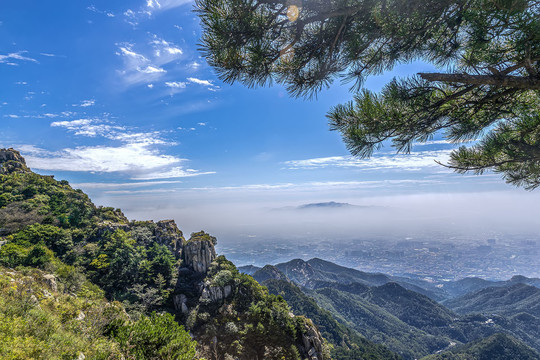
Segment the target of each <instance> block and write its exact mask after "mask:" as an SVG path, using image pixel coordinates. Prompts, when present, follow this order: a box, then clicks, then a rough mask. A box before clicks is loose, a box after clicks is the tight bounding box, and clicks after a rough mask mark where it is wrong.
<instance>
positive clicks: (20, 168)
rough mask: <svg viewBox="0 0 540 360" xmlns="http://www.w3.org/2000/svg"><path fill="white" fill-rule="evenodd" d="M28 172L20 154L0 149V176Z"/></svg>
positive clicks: (15, 151) (11, 150)
mask: <svg viewBox="0 0 540 360" xmlns="http://www.w3.org/2000/svg"><path fill="white" fill-rule="evenodd" d="M27 171H30V170H29V169H28V167H27V166H26V161H25V160H24V158H23V157H22V156H21V154H20V153H19V152H18V151H17V150H15V149H12V148H9V149H0V174H9V173H12V172H27Z"/></svg>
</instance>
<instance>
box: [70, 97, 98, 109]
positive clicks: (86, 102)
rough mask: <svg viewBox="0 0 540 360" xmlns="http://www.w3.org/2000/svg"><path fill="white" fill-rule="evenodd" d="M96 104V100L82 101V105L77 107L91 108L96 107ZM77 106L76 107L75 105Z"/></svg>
mask: <svg viewBox="0 0 540 360" xmlns="http://www.w3.org/2000/svg"><path fill="white" fill-rule="evenodd" d="M95 104H96V100H94V99H90V100H83V101H81V103H80V104H79V105H77V106H80V107H89V106H94V105H95ZM74 106H75V105H74Z"/></svg>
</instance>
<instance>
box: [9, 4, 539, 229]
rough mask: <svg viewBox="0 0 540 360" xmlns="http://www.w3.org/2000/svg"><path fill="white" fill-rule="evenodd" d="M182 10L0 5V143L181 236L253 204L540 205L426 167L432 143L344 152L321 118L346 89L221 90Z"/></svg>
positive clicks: (438, 152) (411, 67)
mask: <svg viewBox="0 0 540 360" xmlns="http://www.w3.org/2000/svg"><path fill="white" fill-rule="evenodd" d="M192 9H193V3H192V2H190V1H186V0H161V1H160V2H158V1H156V0H148V1H115V2H110V1H67V0H64V1H54V2H50V1H26V0H18V1H3V2H2V3H1V4H0V79H1V80H0V122H1V126H0V147H15V148H17V149H19V150H20V151H21V152H22V154H23V155H24V156H25V158H26V159H27V162H28V164H29V165H30V167H31V168H32V169H34V170H36V171H37V172H39V173H42V174H54V175H55V176H56V178H58V179H67V180H68V181H70V183H72V184H73V186H74V187H78V188H82V189H83V190H85V191H86V192H87V193H89V195H90V196H91V197H92V198H93V199H94V201H95V202H96V203H97V204H103V205H111V206H115V207H121V208H123V209H124V210H125V211H126V213H127V215H128V216H130V217H132V218H133V217H137V218H155V219H157V218H159V217H167V218H171V217H174V218H176V219H177V222H178V223H179V224H185V226H186V227H187V228H188V229H189V230H190V231H191V230H196V229H197V227H198V226H203V224H204V223H205V222H206V223H209V224H210V227H211V228H212V225H211V224H212V223H214V220H215V219H216V218H227V217H226V216H224V214H225V213H228V215H230V214H231V213H234V214H236V215H235V216H234V217H232V218H227V221H228V222H233V221H236V220H238V219H243V216H244V215H245V213H246V212H250V211H252V210H253V209H269V208H275V207H280V206H290V205H298V204H302V203H310V202H320V201H343V202H350V203H354V204H368V205H371V204H379V203H387V204H391V203H392V201H393V200H391V199H398V198H399V199H407V197H409V199H411V198H412V197H414V199H416V200H415V204H416V205H417V207H418V208H425V207H426V206H428V204H432V205H433V199H449V198H450V199H453V200H452V201H453V202H454V203H455V204H454V205H455V207H452V206H451V205H448V208H447V209H448V210H449V211H450V209H455V208H456V207H457V208H459V206H460V205H459V204H462V202H460V201H461V200H459V199H466V198H467V196H468V195H467V194H471V193H475V194H477V195H478V194H480V195H478V196H480V198H478V199H481V198H482V196H485V197H489V198H493V197H494V196H495V197H497V196H502V197H504V199H506V200H505V201H507V202H510V203H511V204H514V205H515V206H516V209H521V210H519V211H523V212H527V211H529V210H531V209H530V206H533V205H530V204H529V205H528V206H529V207H526V208H524V207H523V206H521V205H519V204H521V202H520V201H521V200H518V199H523V201H530V199H532V198H535V199H536V198H537V195H532V194H531V193H526V192H524V191H523V190H519V189H514V188H512V187H510V186H509V185H506V184H504V183H503V182H502V181H501V180H500V178H499V176H498V175H487V176H483V177H476V176H461V175H456V174H452V173H451V172H449V171H448V170H446V169H444V168H442V167H440V166H438V165H437V164H436V163H435V162H434V160H439V161H443V162H444V161H445V159H447V157H448V152H449V150H450V149H451V148H452V146H451V145H449V144H447V143H446V142H444V141H442V138H435V139H434V141H432V142H430V143H428V144H424V145H422V144H419V145H418V146H415V148H414V151H413V153H412V154H410V155H395V153H394V150H393V149H391V148H384V149H382V150H381V152H379V153H377V154H376V155H375V156H374V157H373V158H372V159H369V160H358V159H354V158H352V157H350V156H349V154H348V152H347V150H346V149H345V147H344V145H343V143H342V142H341V140H340V136H339V134H338V133H333V132H329V131H328V125H327V120H326V118H325V114H326V112H327V111H328V110H329V109H330V107H332V106H334V105H337V104H339V103H343V102H345V101H348V100H350V99H351V97H352V95H351V93H350V92H349V86H348V85H347V84H345V85H342V84H340V83H339V81H338V82H336V83H335V84H334V85H333V86H332V87H331V88H330V89H328V90H325V91H323V92H321V93H320V94H319V96H318V99H317V100H311V101H307V100H302V99H292V98H290V97H289V96H288V95H287V93H286V92H285V91H284V90H283V88H282V87H280V86H274V87H270V88H258V89H248V88H246V87H244V86H242V85H241V84H235V85H233V86H231V85H228V84H223V83H221V82H220V81H219V80H218V79H217V77H216V76H215V74H214V72H213V70H212V69H211V68H210V67H209V66H208V65H207V64H206V61H205V59H204V58H201V56H200V54H199V52H198V51H197V47H198V46H197V42H198V39H199V37H200V31H201V30H200V27H199V22H198V19H197V17H196V15H195V14H194V13H193V11H192ZM420 70H422V71H426V70H427V71H429V70H432V68H431V67H430V66H428V65H426V64H423V63H421V62H418V63H414V64H405V65H402V66H399V67H398V68H396V69H394V71H392V72H390V73H387V74H384V75H381V76H378V77H373V78H370V79H368V81H367V83H366V87H367V88H370V89H372V90H379V89H380V88H381V87H382V86H383V85H384V83H386V82H388V81H389V80H390V79H391V78H392V77H394V76H406V75H408V74H412V73H415V72H417V71H420ZM428 194H429V196H431V197H430V199H431V200H425V202H422V201H424V200H422V199H420V198H418V195H422V196H427V195H428ZM482 194H484V195H482ZM449 196H450V197H449ZM502 197H501V199H502ZM424 199H427V198H424ZM508 199H511V200H508ZM403 201H405V200H403ZM430 201H431V202H430ZM441 201H443V200H436V201H435V204H441ZM478 201H479V202H481V200H478ZM405 203H406V201H405ZM443 203H444V201H443ZM456 204H457V205H456ZM432 205H429V206H432ZM442 208H444V206H442ZM250 209H251V210H250ZM452 211H453V210H452ZM516 211H517V210H516ZM513 212H514V213H515V211H513ZM208 217H210V218H208ZM261 221H262V220H261ZM215 223H219V221H217V220H216V221H215ZM220 229H221V228H220V226H216V227H215V230H214V231H217V232H219V231H221V230H220Z"/></svg>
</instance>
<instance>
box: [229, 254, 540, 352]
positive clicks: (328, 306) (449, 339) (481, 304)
mask: <svg viewBox="0 0 540 360" xmlns="http://www.w3.org/2000/svg"><path fill="white" fill-rule="evenodd" d="M239 270H240V271H245V272H246V273H249V274H251V275H252V276H253V277H254V278H255V279H256V280H257V281H259V282H260V283H261V284H263V285H266V286H267V287H268V289H269V291H270V292H272V293H274V294H279V295H282V296H283V297H284V298H285V300H287V302H288V303H289V304H290V306H291V307H292V309H293V311H294V312H295V313H296V314H299V315H305V316H308V317H310V318H312V319H313V320H314V322H315V324H316V325H317V326H319V327H320V328H321V331H323V332H324V331H330V330H325V329H327V327H328V326H329V325H328V324H329V321H330V320H328V319H326V318H325V317H324V316H321V315H320V314H331V316H332V317H333V318H335V319H336V320H337V321H338V322H339V323H340V324H341V326H344V327H345V329H348V330H347V331H350V332H351V331H352V334H356V335H359V336H365V337H366V338H367V339H369V340H372V341H374V342H378V343H381V344H385V345H386V346H388V347H389V348H390V349H391V350H393V351H395V352H397V353H398V354H400V355H401V356H402V357H403V358H404V359H417V358H421V357H423V356H428V355H429V354H434V353H437V352H438V353H440V354H445V355H444V356H447V357H434V358H430V359H462V358H465V359H469V358H470V359H477V358H478V359H480V358H482V359H484V358H485V359H489V357H473V356H472V355H471V357H462V358H460V357H459V356H461V355H459V354H472V353H473V352H474V353H475V354H476V353H479V352H480V353H481V352H482V351H484V352H485V353H486V354H489V353H490V351H493V350H492V346H491V345H492V344H493V342H494V341H495V340H494V339H498V337H497V336H496V335H495V334H498V333H503V334H506V335H502V336H503V337H502V338H501V339H504V340H505V341H508V344H510V345H512V346H513V347H517V348H518V349H519V350H520V351H518V352H516V353H523V354H528V355H527V356H531V355H530V354H534V356H537V357H536V358H538V359H540V355H538V353H536V352H535V351H540V321H539V316H538V309H539V307H540V305H539V304H540V301H539V300H540V298H539V297H538V296H539V294H540V289H539V288H538V287H535V286H538V285H540V281H539V279H531V278H526V277H523V276H516V277H513V278H512V279H510V280H508V281H487V280H483V279H478V278H466V279H462V280H459V281H454V282H447V283H444V284H433V283H430V282H427V281H423V280H418V279H410V278H406V277H394V276H390V275H386V274H382V273H366V272H362V271H358V270H355V269H351V268H347V267H343V266H340V265H337V264H334V263H332V262H329V261H325V260H322V259H317V258H315V259H311V260H308V261H304V260H301V259H294V260H291V261H289V262H286V263H281V264H276V265H266V266H265V267H263V268H257V267H254V266H250V267H240V268H239ZM437 285H439V286H437ZM440 285H443V286H440ZM300 293H301V294H303V295H300ZM308 304H309V306H308ZM314 304H315V305H316V307H315V306H314ZM319 322H321V323H324V324H325V325H324V326H323V325H321V323H319ZM332 328H333V329H336V326H335V325H334V326H333V327H332ZM341 329H342V330H341V332H339V331H338V333H339V334H342V333H343V331H344V330H343V328H341ZM336 331H337V330H333V331H330V332H331V333H336ZM340 336H343V335H335V336H334V338H336V337H337V338H336V339H335V340H336V341H339V338H340ZM493 336H495V337H493ZM327 337H328V336H327ZM508 339H510V340H508ZM465 344H469V345H465ZM490 344H491V345H490ZM461 345H463V347H461ZM530 347H531V348H534V350H532V349H531V348H530ZM456 349H458V350H459V351H458V352H455V350H456ZM482 349H483V350H482ZM486 349H487V350H486ZM450 350H452V352H447V351H450ZM456 351H457V350H456ZM441 356H442V355H441ZM524 356H525V355H524ZM523 358H524V359H529V358H531V357H523ZM532 358H535V357H532ZM500 359H505V358H500ZM506 359H514V358H512V357H507V358H506ZM516 359H517V358H516Z"/></svg>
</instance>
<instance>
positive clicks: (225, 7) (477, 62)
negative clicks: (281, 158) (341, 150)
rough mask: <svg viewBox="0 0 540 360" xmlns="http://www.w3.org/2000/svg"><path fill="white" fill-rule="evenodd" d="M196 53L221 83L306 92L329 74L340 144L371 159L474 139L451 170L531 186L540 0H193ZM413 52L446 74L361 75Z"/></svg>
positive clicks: (537, 176) (539, 82) (537, 175)
mask: <svg viewBox="0 0 540 360" xmlns="http://www.w3.org/2000/svg"><path fill="white" fill-rule="evenodd" d="M197 7H198V12H199V15H200V18H201V23H202V27H203V37H202V50H203V53H204V55H205V57H206V58H207V60H208V62H209V63H210V65H212V66H213V67H214V68H215V69H216V72H217V74H218V76H219V77H220V78H221V79H222V80H223V81H225V82H229V83H234V82H236V81H239V82H242V83H244V84H246V85H247V86H250V87H251V86H258V85H261V86H264V85H267V84H271V83H272V82H277V83H280V84H283V85H284V86H286V87H287V89H288V91H289V93H290V94H292V95H293V96H306V97H311V96H313V95H316V94H317V93H318V92H319V91H320V90H321V89H323V88H327V87H328V86H329V84H330V83H332V81H333V80H335V79H336V78H341V79H342V80H344V81H346V82H349V81H352V82H355V85H354V86H353V88H352V89H351V90H353V91H354V93H355V94H354V100H353V101H351V102H349V103H347V104H344V105H338V106H336V107H334V108H333V109H332V110H330V112H329V113H328V118H329V120H330V128H331V129H332V130H338V131H339V132H340V133H341V134H342V137H343V140H344V142H345V144H346V145H347V147H348V148H349V150H350V151H351V152H352V153H353V154H354V155H358V156H361V157H369V156H370V155H371V154H372V153H373V151H374V150H376V149H378V148H380V147H381V146H382V144H383V143H384V142H386V141H392V142H393V146H394V147H395V148H396V149H397V150H398V151H404V152H408V151H410V150H411V148H412V146H413V144H414V143H415V142H425V141H427V140H429V139H431V138H432V137H433V135H434V134H436V133H443V134H444V135H445V136H446V138H447V139H448V140H449V141H450V142H452V143H462V142H470V141H474V140H476V139H478V138H481V140H480V141H479V142H478V143H477V144H475V145H474V146H472V147H465V146H462V147H460V148H459V149H458V150H456V151H454V152H453V153H452V155H451V159H450V166H451V167H452V168H454V169H455V170H456V171H458V172H468V171H471V172H474V173H477V174H480V173H482V172H484V171H485V170H488V169H493V170H494V171H496V172H499V173H502V174H503V177H504V179H505V180H506V181H507V182H509V183H512V184H514V185H517V186H524V187H525V188H527V189H533V188H536V187H537V186H539V185H540V165H539V164H540V162H539V159H540V155H539V154H540V141H539V137H538V135H539V133H540V116H539V115H538V109H540V92H539V90H540V76H539V73H540V46H538V44H539V43H540V20H539V19H540V6H539V4H538V2H537V1H534V0H466V1H465V0H444V1H441V0H370V1H360V0H353V1H350V0H337V1H332V2H328V1H325V0H311V1H303V2H302V1H289V0H287V1H286V0H253V1H244V0H198V1H197ZM416 59H422V60H424V61H426V62H429V63H431V64H433V65H435V66H436V67H438V68H439V69H441V68H445V67H446V68H447V69H448V72H447V73H445V72H442V73H420V74H418V75H416V76H413V77H410V78H407V79H401V80H393V81H392V82H390V83H389V84H388V85H386V87H385V88H384V89H383V90H382V92H381V93H380V94H374V93H372V92H371V91H367V90H360V88H361V86H362V84H363V82H364V80H365V79H366V77H368V76H370V75H377V74H381V73H383V72H384V71H387V70H391V69H392V68H393V67H394V66H395V65H397V64H400V63H407V62H411V61H413V60H416Z"/></svg>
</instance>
